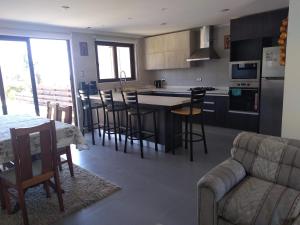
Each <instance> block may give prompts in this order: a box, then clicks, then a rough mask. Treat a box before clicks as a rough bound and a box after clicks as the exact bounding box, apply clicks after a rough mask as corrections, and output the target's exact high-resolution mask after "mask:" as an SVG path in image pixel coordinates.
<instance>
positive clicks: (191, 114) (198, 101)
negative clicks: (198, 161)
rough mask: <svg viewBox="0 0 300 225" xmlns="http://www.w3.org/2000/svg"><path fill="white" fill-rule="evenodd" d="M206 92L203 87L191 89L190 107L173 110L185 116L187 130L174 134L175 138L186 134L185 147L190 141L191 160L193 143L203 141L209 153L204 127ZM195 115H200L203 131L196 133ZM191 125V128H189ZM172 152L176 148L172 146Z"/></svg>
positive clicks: (191, 157)
mask: <svg viewBox="0 0 300 225" xmlns="http://www.w3.org/2000/svg"><path fill="white" fill-rule="evenodd" d="M205 94H206V90H205V89H203V88H201V87H196V88H192V89H191V100H190V103H189V106H188V107H182V108H179V109H174V110H172V111H171V113H172V114H173V118H174V115H176V116H180V117H183V118H184V120H185V131H184V132H180V133H178V134H174V136H175V138H176V137H178V136H181V135H182V134H184V142H185V149H187V147H188V142H189V145H190V161H193V160H194V154H193V143H194V142H200V141H203V145H204V152H205V154H207V144H206V136H205V129H204V111H203V104H204V97H205ZM195 117H200V123H201V130H202V132H201V133H196V132H194V131H193V119H195ZM188 126H189V129H188ZM194 136H197V137H198V139H195V138H194ZM172 152H173V154H175V148H174V146H172Z"/></svg>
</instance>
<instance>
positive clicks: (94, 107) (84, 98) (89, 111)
mask: <svg viewBox="0 0 300 225" xmlns="http://www.w3.org/2000/svg"><path fill="white" fill-rule="evenodd" d="M78 93H79V98H80V101H81V107H82V112H83V129H82V134H83V135H84V133H85V132H84V131H85V129H88V130H91V131H92V141H93V145H95V136H94V129H97V128H98V132H99V137H101V128H102V126H101V125H100V120H99V111H98V110H99V109H102V104H101V103H91V100H90V95H89V93H88V92H87V91H84V90H78ZM93 111H96V115H97V123H94V120H93ZM86 117H87V118H86ZM95 125H96V128H95Z"/></svg>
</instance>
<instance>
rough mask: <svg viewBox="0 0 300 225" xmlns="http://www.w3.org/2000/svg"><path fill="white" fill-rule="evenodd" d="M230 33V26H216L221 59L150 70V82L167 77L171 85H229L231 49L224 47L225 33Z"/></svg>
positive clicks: (217, 45)
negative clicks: (187, 65) (169, 68)
mask: <svg viewBox="0 0 300 225" xmlns="http://www.w3.org/2000/svg"><path fill="white" fill-rule="evenodd" d="M229 33H230V27H229V26H220V27H218V26H216V27H215V28H214V37H213V38H214V44H213V46H214V48H215V50H216V51H217V53H218V54H219V56H220V59H215V60H211V61H202V62H200V63H199V66H197V67H191V68H189V69H174V70H157V71H148V72H149V75H150V76H149V77H151V80H150V82H153V81H154V80H157V79H165V80H166V85H171V86H181V85H182V86H222V87H226V86H228V85H229V75H228V68H229V66H228V63H229V59H230V51H229V50H226V49H224V35H228V34H229ZM200 80H202V81H200Z"/></svg>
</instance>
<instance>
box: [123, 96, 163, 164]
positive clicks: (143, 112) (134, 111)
mask: <svg viewBox="0 0 300 225" xmlns="http://www.w3.org/2000/svg"><path fill="white" fill-rule="evenodd" d="M122 97H123V102H124V104H125V105H126V131H125V146H124V152H125V153H126V152H127V139H129V140H130V141H131V144H132V143H133V140H139V142H140V150H141V158H144V152H143V140H146V139H149V138H152V137H154V140H155V151H158V147H157V143H158V132H157V126H156V111H155V110H147V109H140V107H139V101H138V95H137V92H136V91H134V92H123V91H122ZM151 114H152V116H153V117H152V118H153V125H154V131H153V132H149V131H146V130H144V129H143V124H142V117H145V116H147V115H151ZM134 117H135V118H136V119H137V125H138V126H137V131H133V128H132V118H134ZM128 129H130V132H129V133H130V134H129V135H128Z"/></svg>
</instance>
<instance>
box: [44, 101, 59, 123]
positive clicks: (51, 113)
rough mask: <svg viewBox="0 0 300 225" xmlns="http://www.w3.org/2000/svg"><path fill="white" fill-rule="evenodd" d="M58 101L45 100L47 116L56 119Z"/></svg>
mask: <svg viewBox="0 0 300 225" xmlns="http://www.w3.org/2000/svg"><path fill="white" fill-rule="evenodd" d="M57 108H58V103H51V102H47V118H48V119H50V120H56V115H57Z"/></svg>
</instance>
